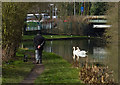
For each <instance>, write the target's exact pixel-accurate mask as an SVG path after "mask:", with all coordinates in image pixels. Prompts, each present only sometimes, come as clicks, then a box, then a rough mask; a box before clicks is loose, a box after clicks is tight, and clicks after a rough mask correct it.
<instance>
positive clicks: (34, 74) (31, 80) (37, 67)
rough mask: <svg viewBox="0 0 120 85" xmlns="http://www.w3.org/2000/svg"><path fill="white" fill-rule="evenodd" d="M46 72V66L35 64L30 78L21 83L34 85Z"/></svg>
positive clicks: (21, 84) (22, 84) (29, 75)
mask: <svg viewBox="0 0 120 85" xmlns="http://www.w3.org/2000/svg"><path fill="white" fill-rule="evenodd" d="M31 60H32V61H33V63H34V64H35V59H34V56H33V57H32V59H31ZM43 71H44V65H43V64H35V67H34V68H33V69H32V70H31V72H30V73H29V74H28V76H27V77H26V78H25V79H24V80H23V81H22V82H21V83H20V85H24V84H29V85H34V81H35V79H36V78H37V77H38V76H40V74H41V73H42V72H43Z"/></svg>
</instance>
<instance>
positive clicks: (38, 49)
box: [34, 31, 45, 64]
mask: <svg viewBox="0 0 120 85" xmlns="http://www.w3.org/2000/svg"><path fill="white" fill-rule="evenodd" d="M44 45H45V38H44V37H43V36H42V35H41V31H39V32H38V33H37V35H36V36H35V37H34V46H35V59H36V64H39V63H40V64H42V51H43V47H44Z"/></svg>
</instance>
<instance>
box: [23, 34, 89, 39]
mask: <svg viewBox="0 0 120 85" xmlns="http://www.w3.org/2000/svg"><path fill="white" fill-rule="evenodd" d="M34 37H35V35H24V36H23V40H33V38H34ZM43 37H45V38H46V39H59V38H87V36H75V35H73V36H70V35H43Z"/></svg>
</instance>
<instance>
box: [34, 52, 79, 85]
mask: <svg viewBox="0 0 120 85" xmlns="http://www.w3.org/2000/svg"><path fill="white" fill-rule="evenodd" d="M43 64H44V65H45V71H44V72H43V73H42V74H41V75H40V76H39V77H38V78H37V79H36V80H35V83H36V84H39V83H81V81H80V80H79V71H80V69H76V68H73V67H72V65H71V64H70V63H68V62H67V61H66V60H64V59H63V58H62V57H60V56H57V55H55V54H53V53H46V52H45V53H44V54H43Z"/></svg>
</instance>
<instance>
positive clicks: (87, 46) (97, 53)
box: [22, 39, 117, 78]
mask: <svg viewBox="0 0 120 85" xmlns="http://www.w3.org/2000/svg"><path fill="white" fill-rule="evenodd" d="M73 46H75V47H79V48H80V49H81V50H86V51H88V60H89V62H88V64H89V65H90V64H91V63H92V64H93V63H97V65H98V64H99V65H104V66H110V65H111V63H112V65H115V64H116V63H115V62H116V61H115V59H116V58H115V59H114V58H113V57H112V58H110V57H109V55H108V52H107V51H106V49H108V47H106V46H105V44H104V43H103V42H102V40H101V39H74V40H53V41H46V44H45V47H44V51H46V52H53V53H56V54H57V55H60V56H62V57H63V58H64V59H66V60H67V61H68V62H70V63H73V60H72V55H73V54H72V51H73V49H72V48H73ZM22 47H23V48H29V49H34V45H33V42H32V41H31V42H30V41H28V42H23V43H22ZM80 60H81V66H82V65H83V63H82V61H83V62H85V59H80ZM111 60H114V62H112V61H111ZM112 65H111V66H110V68H111V67H112ZM111 69H114V70H115V72H116V71H117V67H116V68H111ZM115 75H116V78H117V72H116V73H115Z"/></svg>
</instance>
